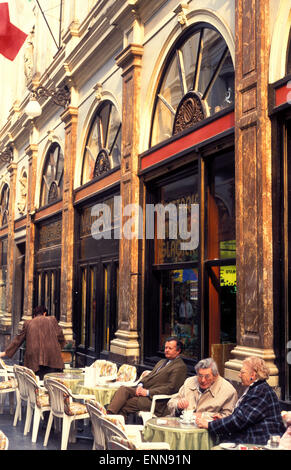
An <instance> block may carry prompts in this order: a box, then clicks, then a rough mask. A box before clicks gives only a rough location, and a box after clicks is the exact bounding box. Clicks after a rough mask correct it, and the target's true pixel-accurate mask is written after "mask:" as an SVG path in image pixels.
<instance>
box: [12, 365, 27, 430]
mask: <svg viewBox="0 0 291 470" xmlns="http://www.w3.org/2000/svg"><path fill="white" fill-rule="evenodd" d="M24 369H25V367H24V366H19V365H18V364H14V366H13V371H14V375H15V378H16V380H17V384H18V399H17V400H16V409H15V414H14V420H13V426H16V425H17V421H18V420H19V421H21V415H22V410H21V409H22V404H23V402H24V403H25V405H26V406H27V402H28V390H27V386H26V381H25V378H24V374H23V372H24ZM26 417H27V409H26ZM25 421H26V420H25ZM26 424H27V423H25V425H24V433H25V431H26Z"/></svg>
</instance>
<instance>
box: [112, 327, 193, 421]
mask: <svg viewBox="0 0 291 470" xmlns="http://www.w3.org/2000/svg"><path fill="white" fill-rule="evenodd" d="M181 350H182V343H181V342H180V341H179V340H178V339H177V338H176V337H173V336H172V337H170V338H168V339H167V340H166V342H165V358H166V359H162V360H161V361H159V362H158V363H157V364H156V365H155V367H154V368H153V370H152V371H151V372H150V373H149V374H148V375H147V376H146V377H144V378H143V380H142V383H138V384H137V386H136V387H120V388H119V389H118V390H117V391H116V393H115V394H114V397H113V398H112V400H111V403H110V405H109V406H108V407H107V412H108V413H111V414H122V415H123V416H124V417H127V415H128V414H129V413H136V412H138V411H149V410H150V408H151V404H152V398H153V396H154V395H160V394H163V395H164V394H165V395H171V394H173V393H176V392H177V391H178V390H179V388H180V387H181V385H183V383H184V381H185V379H186V376H187V367H186V364H185V363H184V361H183V360H182V359H181V357H180V354H181ZM155 413H156V414H157V416H163V415H164V414H165V413H167V403H166V402H160V401H159V402H158V403H157V405H156V409H155Z"/></svg>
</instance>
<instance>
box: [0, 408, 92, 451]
mask: <svg viewBox="0 0 291 470" xmlns="http://www.w3.org/2000/svg"><path fill="white" fill-rule="evenodd" d="M6 402H7V406H5V407H4V413H3V414H0V429H1V431H3V432H4V433H5V434H6V436H7V437H8V439H9V450H15V451H17V450H60V448H61V433H60V432H56V431H55V430H54V429H53V426H52V429H51V433H50V437H49V440H48V445H47V447H44V446H43V441H44V435H45V430H46V424H45V422H44V421H41V422H40V425H39V431H38V437H37V442H36V443H35V444H33V443H32V442H31V433H32V426H31V430H30V432H29V433H28V434H27V435H26V436H24V435H23V430H24V422H25V414H26V409H25V407H23V413H22V415H23V416H22V420H21V421H20V422H19V421H18V423H17V426H13V418H14V416H13V415H10V414H9V409H8V400H7V399H6ZM47 414H48V413H47V412H46V413H45V415H47ZM76 425H77V429H78V432H77V441H76V442H75V443H68V450H70V451H73V450H78V451H81V450H91V449H92V446H93V437H92V433H91V426H90V423H89V425H87V426H83V423H82V421H81V420H80V421H79V422H77V423H76ZM2 456H3V454H1V457H2Z"/></svg>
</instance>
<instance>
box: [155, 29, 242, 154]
mask: <svg viewBox="0 0 291 470" xmlns="http://www.w3.org/2000/svg"><path fill="white" fill-rule="evenodd" d="M233 105H234V67H233V63H232V59H231V55H230V52H229V50H228V47H227V45H226V43H225V41H224V39H223V38H222V36H221V35H220V34H219V32H218V31H217V30H216V29H214V28H212V27H211V26H210V25H206V24H203V25H201V26H195V27H194V28H191V29H188V30H187V32H186V33H185V34H184V35H183V37H182V38H180V39H179V41H177V43H176V45H175V47H174V48H173V49H172V50H171V53H170V55H169V57H168V60H167V63H166V65H165V68H164V72H163V75H162V78H161V81H160V83H159V85H158V88H157V93H156V98H155V106H154V114H153V120H152V131H151V138H150V146H154V145H156V144H158V143H159V142H162V141H163V140H165V139H167V138H169V137H171V136H172V135H176V134H178V133H179V132H181V131H183V130H185V129H188V128H191V127H193V126H194V125H195V124H197V123H198V122H200V121H202V120H204V119H206V118H208V117H210V116H213V115H215V114H216V113H218V112H220V111H222V110H224V109H227V108H229V107H231V106H233Z"/></svg>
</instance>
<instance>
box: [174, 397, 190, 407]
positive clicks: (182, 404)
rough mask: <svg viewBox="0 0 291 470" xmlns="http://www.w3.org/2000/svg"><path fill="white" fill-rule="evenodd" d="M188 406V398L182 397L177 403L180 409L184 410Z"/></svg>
mask: <svg viewBox="0 0 291 470" xmlns="http://www.w3.org/2000/svg"><path fill="white" fill-rule="evenodd" d="M188 406H189V402H188V400H186V398H181V400H179V401H178V403H177V407H178V408H179V410H184V409H185V408H187V407H188Z"/></svg>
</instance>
